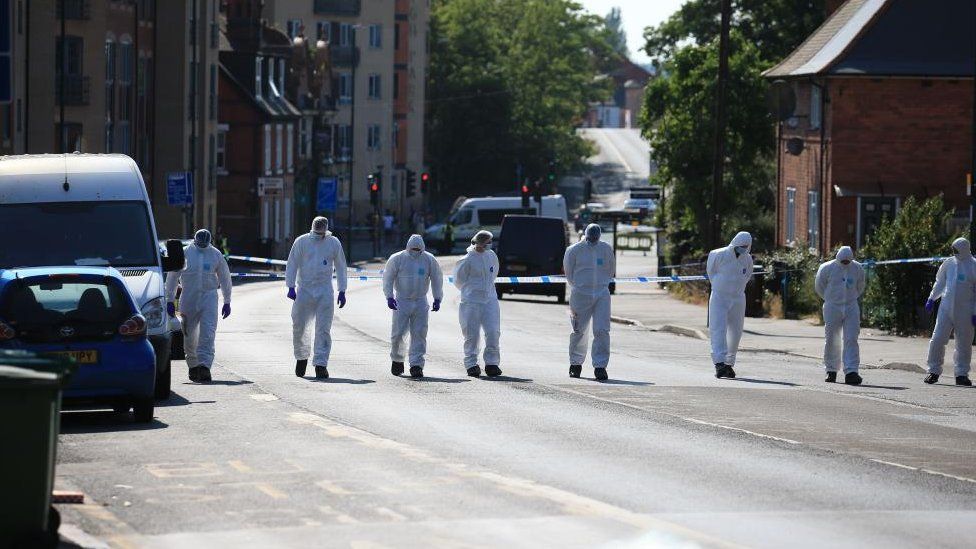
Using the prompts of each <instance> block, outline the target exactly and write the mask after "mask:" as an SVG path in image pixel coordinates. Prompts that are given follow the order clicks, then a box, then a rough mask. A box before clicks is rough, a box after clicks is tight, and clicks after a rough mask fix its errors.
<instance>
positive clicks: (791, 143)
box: [786, 137, 804, 156]
mask: <svg viewBox="0 0 976 549" xmlns="http://www.w3.org/2000/svg"><path fill="white" fill-rule="evenodd" d="M803 147H804V145H803V140H802V139H800V138H799V137H791V138H789V139H787V140H786V152H788V153H790V154H792V155H793V156H799V155H800V153H801V152H803Z"/></svg>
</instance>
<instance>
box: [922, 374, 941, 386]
mask: <svg viewBox="0 0 976 549" xmlns="http://www.w3.org/2000/svg"><path fill="white" fill-rule="evenodd" d="M922 381H924V382H925V383H928V384H929V385H932V384H933V383H938V382H939V374H929V375H927V376H925V379H923V380H922Z"/></svg>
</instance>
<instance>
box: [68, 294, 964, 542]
mask: <svg viewBox="0 0 976 549" xmlns="http://www.w3.org/2000/svg"><path fill="white" fill-rule="evenodd" d="M348 298H349V304H348V305H347V306H346V308H344V309H343V310H341V311H340V312H339V313H338V314H337V317H336V322H335V327H334V330H333V335H334V350H333V355H332V362H331V364H330V367H329V370H330V372H331V373H332V376H333V377H332V379H330V380H328V381H325V382H318V381H315V380H312V379H297V378H296V377H295V376H294V374H293V371H292V370H293V364H294V362H293V359H292V355H291V335H290V333H291V332H290V317H289V304H290V302H288V301H287V300H286V299H285V298H284V289H283V286H282V285H281V284H280V283H255V284H249V285H246V286H242V287H238V288H235V295H234V316H232V317H231V318H230V319H229V320H227V321H225V322H222V324H221V326H220V332H219V334H218V339H217V342H218V352H217V361H218V365H217V366H216V367H215V368H214V378H215V382H214V383H213V384H211V385H194V384H190V383H188V382H185V380H184V379H183V378H182V377H181V378H178V379H177V380H176V381H175V383H174V387H175V391H176V394H177V395H176V396H175V397H174V398H173V399H171V401H170V402H169V403H167V405H166V406H162V407H159V408H157V414H156V415H157V421H156V422H155V423H154V424H152V425H150V426H146V427H144V426H139V425H135V424H132V423H131V420H129V419H127V418H124V417H120V416H118V415H115V414H111V413H107V412H97V413H92V412H86V413H76V414H71V415H69V416H67V417H66V418H65V419H64V426H63V431H64V434H63V435H62V437H61V448H60V455H59V466H58V484H59V486H60V487H61V488H68V489H77V490H81V491H83V492H84V493H85V494H86V496H87V501H88V503H86V504H85V505H75V506H62V512H63V513H64V517H65V519H64V520H65V522H66V523H70V524H72V525H74V526H77V527H80V528H81V529H82V530H84V531H85V532H87V533H89V534H91V535H93V536H94V537H96V538H98V539H101V540H104V541H106V542H107V543H109V544H110V545H113V546H119V547H160V548H162V547H166V548H172V547H177V548H182V547H216V546H227V547H262V548H263V547H277V546H285V547H309V546H329V547H332V546H336V547H430V546H438V547H440V546H446V547H497V546H502V545H505V546H508V547H539V546H559V547H589V546H599V545H609V546H615V547H627V546H635V547H636V546H661V547H695V546H703V547H711V546H717V547H723V546H725V547H728V546H749V547H783V546H791V547H823V546H831V547H865V546H877V547H917V546H925V547H965V546H971V545H970V544H971V543H972V542H971V539H970V534H969V533H968V530H969V529H971V526H970V525H971V524H972V523H973V520H974V519H976V512H974V510H976V480H973V479H976V460H974V456H976V411H974V407H973V401H974V399H976V392H973V391H972V390H971V389H966V388H956V387H954V386H948V385H939V386H926V385H923V384H921V382H920V379H919V376H918V375H916V374H909V373H906V372H900V371H872V372H871V374H870V379H869V381H870V383H871V385H869V386H862V387H859V388H851V387H847V386H843V385H826V384H824V383H823V382H822V374H821V372H820V368H819V367H818V365H817V364H815V363H814V362H812V361H808V360H804V359H797V358H793V357H786V356H781V355H776V354H768V353H766V354H748V353H747V354H744V355H742V356H741V357H740V361H739V365H738V366H737V371H738V372H739V374H740V377H739V378H738V379H736V380H717V379H715V378H714V377H713V376H712V372H713V367H712V365H711V364H710V363H709V360H708V355H707V349H706V348H705V345H704V343H703V342H701V341H697V340H692V339H688V338H683V337H680V336H675V335H670V334H662V333H651V332H647V331H643V330H640V329H637V328H632V327H627V326H620V325H614V328H613V333H612V341H613V355H612V358H611V365H610V375H611V378H612V379H611V380H610V381H608V382H605V383H599V382H596V381H594V380H593V379H592V376H591V374H592V370H589V369H588V367H586V369H584V376H588V377H589V379H569V378H568V377H567V375H566V369H567V366H568V364H567V331H568V329H569V328H568V326H569V322H568V318H567V312H568V311H567V309H566V308H565V307H564V306H559V305H556V304H555V303H554V300H545V299H535V298H526V299H524V300H523V299H519V300H515V299H509V298H506V299H505V300H504V301H503V303H502V323H503V332H502V364H501V366H502V369H503V370H504V372H505V376H504V377H502V378H499V379H496V380H487V379H484V378H482V379H471V378H468V377H466V376H465V375H464V370H463V368H462V366H461V352H460V350H461V338H460V333H459V329H458V323H457V292H456V291H454V290H453V288H449V289H448V295H447V297H446V299H445V304H444V307H443V309H442V310H441V311H440V312H438V313H433V314H432V315H431V330H430V331H431V334H430V338H429V349H430V353H429V359H428V364H427V367H426V369H425V372H426V374H427V376H429V377H427V378H425V379H424V380H420V381H417V380H411V379H409V378H396V377H393V376H391V375H390V373H389V357H388V353H389V343H388V332H389V321H390V317H389V314H388V311H387V310H386V308H385V303H384V299H383V297H382V294H381V292H380V290H379V288H378V285H377V283H375V282H359V281H351V282H350V290H349V292H348ZM627 298H628V296H627V295H626V293H623V294H621V295H618V296H615V297H614V300H621V299H627ZM175 364H176V366H177V369H178V371H180V372H182V371H183V363H175Z"/></svg>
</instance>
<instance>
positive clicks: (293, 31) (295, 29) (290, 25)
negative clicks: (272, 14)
mask: <svg viewBox="0 0 976 549" xmlns="http://www.w3.org/2000/svg"><path fill="white" fill-rule="evenodd" d="M285 25H286V27H285V28H286V29H287V30H288V38H291V39H292V40H294V39H295V37H296V36H298V35H299V34H301V32H302V20H301V19H289V20H288V21H287V22H286V23H285Z"/></svg>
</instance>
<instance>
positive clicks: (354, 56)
mask: <svg viewBox="0 0 976 549" xmlns="http://www.w3.org/2000/svg"><path fill="white" fill-rule="evenodd" d="M329 50H330V52H331V53H330V58H331V60H332V65H333V66H335V67H355V66H358V65H359V48H357V47H356V46H332V47H330V48H329Z"/></svg>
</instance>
